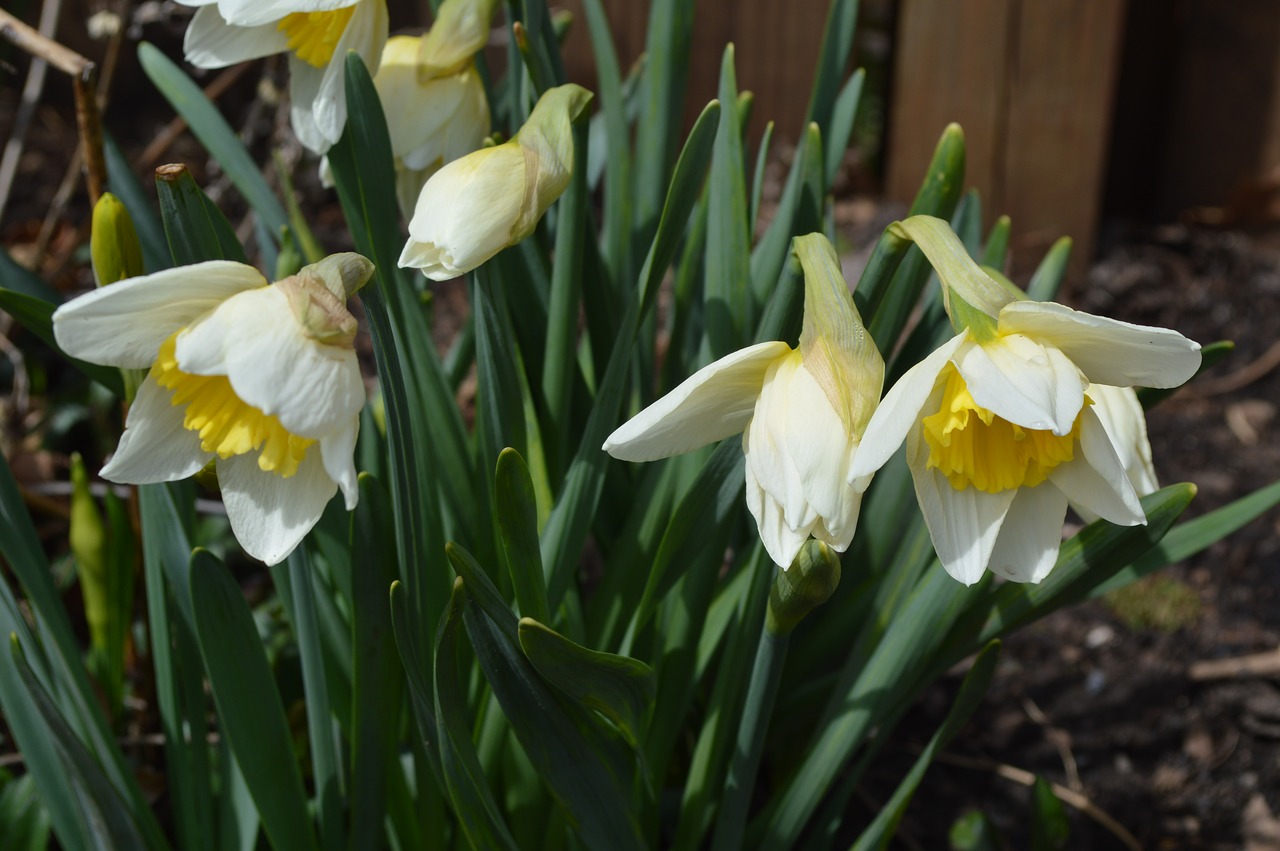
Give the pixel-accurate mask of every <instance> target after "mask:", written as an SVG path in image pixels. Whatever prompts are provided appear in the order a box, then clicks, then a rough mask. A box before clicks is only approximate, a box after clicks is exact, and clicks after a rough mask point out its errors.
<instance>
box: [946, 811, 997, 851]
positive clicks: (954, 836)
mask: <svg viewBox="0 0 1280 851" xmlns="http://www.w3.org/2000/svg"><path fill="white" fill-rule="evenodd" d="M947 838H948V840H949V841H950V843H951V849H952V851H999V849H1000V848H1002V847H1004V846H1003V843H1001V842H1000V837H999V834H998V833H996V829H995V828H994V827H993V826H992V825H991V820H990V819H989V818H987V816H986V814H985V813H983V812H981V811H980V810H970V811H969V812H967V813H965V814H964V815H962V816H961V817H960V818H958V819H956V820H955V823H954V824H952V825H951V831H950V832H949V833H948V834H947Z"/></svg>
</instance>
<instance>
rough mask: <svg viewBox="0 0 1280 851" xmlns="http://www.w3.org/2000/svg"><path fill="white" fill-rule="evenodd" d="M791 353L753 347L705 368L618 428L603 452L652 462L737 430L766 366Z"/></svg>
mask: <svg viewBox="0 0 1280 851" xmlns="http://www.w3.org/2000/svg"><path fill="white" fill-rule="evenodd" d="M790 350H791V349H790V347H789V346H788V345H787V344H786V343H781V342H771V343H757V344H756V345H754V346H748V347H747V348H745V349H740V350H738V351H736V352H733V353H732V354H729V355H726V356H725V357H722V358H721V359H720V360H718V361H716V362H715V363H712V364H708V365H707V366H704V367H703V368H702V369H700V370H698V371H697V372H695V373H694V374H693V375H691V376H690V377H689V378H687V379H685V380H684V381H683V382H681V384H680V385H679V386H678V387H676V388H675V389H674V390H672V391H671V392H670V393H668V394H667V395H665V396H663V397H662V398H661V399H659V400H658V401H656V402H654V403H653V404H652V405H650V406H649V407H647V408H645V409H644V410H643V411H641V412H640V413H638V414H636V415H635V416H634V417H632V418H631V419H630V420H628V421H627V422H625V423H623V424H622V425H621V426H620V427H619V428H618V430H617V431H615V432H614V433H613V434H611V435H609V438H608V439H607V440H606V441H605V442H604V447H603V448H604V451H605V452H608V453H609V454H610V455H612V456H613V457H614V458H620V459H622V460H624V461H653V460H656V459H658V458H666V457H668V456H670V455H679V454H680V453H681V452H688V451H689V450H691V449H696V448H697V447H699V446H705V445H707V444H708V443H714V442H716V441H717V440H722V439H724V438H726V437H728V436H729V435H731V434H736V433H737V432H740V431H742V430H743V429H744V428H745V427H746V425H747V422H748V421H749V420H750V419H751V414H752V411H753V410H754V409H755V404H756V398H757V397H758V396H759V395H760V387H761V384H762V383H763V382H764V376H765V372H766V371H767V370H768V368H769V365H770V364H771V363H773V362H774V361H775V360H777V359H778V358H780V357H781V356H783V355H785V354H787V352H789V351H790Z"/></svg>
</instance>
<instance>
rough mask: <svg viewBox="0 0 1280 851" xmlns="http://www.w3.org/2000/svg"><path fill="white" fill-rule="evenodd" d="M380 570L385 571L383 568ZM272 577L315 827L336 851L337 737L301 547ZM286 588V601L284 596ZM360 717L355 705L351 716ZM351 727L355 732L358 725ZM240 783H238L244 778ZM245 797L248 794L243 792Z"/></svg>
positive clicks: (339, 831)
mask: <svg viewBox="0 0 1280 851" xmlns="http://www.w3.org/2000/svg"><path fill="white" fill-rule="evenodd" d="M375 551H376V550H370V549H367V548H366V547H365V546H364V545H363V543H362V546H361V552H362V553H366V552H367V553H369V554H370V555H371V556H372V555H373V553H374V552H375ZM373 564H374V565H377V564H378V562H376V561H375V562H373ZM379 570H380V568H378V567H376V566H375V567H373V568H372V572H375V573H376V572H379ZM381 570H385V567H384V568H381ZM277 577H279V578H278V579H277V581H276V588H277V591H278V593H279V594H280V596H281V597H282V598H284V597H286V596H287V597H288V599H287V600H286V605H285V608H286V610H287V611H288V612H289V615H290V621H291V623H292V626H293V633H294V635H295V636H297V641H298V656H299V658H300V661H301V664H302V690H303V695H304V696H305V701H306V710H307V739H308V741H309V743H310V746H311V782H312V785H313V787H314V788H315V799H316V818H317V820H318V821H319V822H320V847H321V848H322V849H325V851H339V849H340V848H343V847H344V846H345V844H346V843H345V838H344V831H343V825H342V822H343V814H344V810H345V807H346V801H345V795H344V792H343V789H342V760H341V757H340V756H339V751H338V746H339V736H338V732H337V730H336V728H335V727H334V723H333V721H334V719H333V715H332V709H331V703H330V701H329V684H328V674H327V672H326V671H325V658H324V654H325V649H324V642H323V640H322V637H321V635H320V625H319V623H318V620H317V615H316V601H315V596H316V593H315V585H316V581H317V580H316V577H315V575H314V573H313V567H312V564H311V559H310V557H309V556H308V555H307V548H306V547H305V546H300V547H298V548H297V549H295V550H294V551H293V552H292V553H290V554H289V559H288V562H287V564H286V565H277V566H276V567H275V568H272V578H273V579H276V578H277ZM280 579H283V580H284V581H283V582H282V581H280ZM286 588H287V589H288V593H287V595H286V593H285V590H284V589H286ZM355 614H356V618H355V619H356V621H357V624H358V623H359V620H360V617H359V615H360V612H359V610H358V609H357V611H356V613H355ZM358 643H359V642H358V640H357V644H358ZM361 662H362V660H361V659H360V657H359V656H358V655H357V658H356V660H355V665H356V670H357V674H359V672H360V666H361ZM357 694H360V692H357ZM359 711H360V710H359V706H358V705H357V708H356V712H357V713H358V712H359ZM352 726H353V727H356V728H357V729H358V728H359V722H356V723H355V724H353V725H352ZM388 726H390V725H388ZM357 770H358V769H357ZM241 782H242V783H243V776H242V777H241ZM245 791H246V794H247V790H245ZM353 833H354V831H353Z"/></svg>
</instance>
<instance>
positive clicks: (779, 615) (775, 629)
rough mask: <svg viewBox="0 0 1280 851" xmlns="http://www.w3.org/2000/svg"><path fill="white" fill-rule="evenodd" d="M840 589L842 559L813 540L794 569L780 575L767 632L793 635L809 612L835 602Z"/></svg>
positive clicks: (793, 564)
mask: <svg viewBox="0 0 1280 851" xmlns="http://www.w3.org/2000/svg"><path fill="white" fill-rule="evenodd" d="M839 585H840V557H839V555H837V553H836V551H835V550H833V549H832V548H831V547H829V546H827V545H826V544H824V543H823V542H822V541H817V540H813V539H810V540H809V541H807V542H805V544H804V546H803V547H801V548H800V552H799V554H797V555H796V558H795V561H793V562H791V566H790V567H789V568H787V569H786V570H780V571H778V575H777V578H776V579H774V581H773V588H772V589H770V591H769V613H768V615H767V617H766V619H765V628H766V629H768V630H769V632H771V633H773V634H774V635H786V634H787V633H790V632H791V630H793V629H795V628H796V626H797V625H798V624H799V623H800V621H802V620H804V619H805V617H806V616H807V615H808V614H809V612H811V611H813V610H814V609H816V608H817V607H818V606H821V605H822V604H823V603H825V602H827V600H829V599H831V595H832V594H834V593H835V591H836V588H837V586H839Z"/></svg>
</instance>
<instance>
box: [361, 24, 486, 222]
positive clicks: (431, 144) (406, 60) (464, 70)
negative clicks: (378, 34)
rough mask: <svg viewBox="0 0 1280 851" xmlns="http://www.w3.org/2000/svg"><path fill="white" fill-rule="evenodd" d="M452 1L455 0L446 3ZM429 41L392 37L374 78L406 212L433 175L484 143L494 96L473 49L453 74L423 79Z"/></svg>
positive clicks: (409, 213) (398, 193)
mask: <svg viewBox="0 0 1280 851" xmlns="http://www.w3.org/2000/svg"><path fill="white" fill-rule="evenodd" d="M448 2H452V0H447V2H446V3H445V5H446V6H447V5H448ZM442 9H443V7H442ZM486 24H487V22H486ZM436 25H437V26H439V22H437V24H436ZM486 32H487V27H486ZM424 41H425V39H424V38H413V37H410V36H395V37H393V38H391V39H390V40H388V41H387V46H386V47H385V48H383V51H382V64H381V65H380V66H379V67H378V73H377V74H376V75H374V78H373V85H374V87H375V88H377V90H378V97H379V98H380V99H381V100H382V108H383V111H384V112H385V113H386V116H387V131H388V133H389V134H390V136H391V153H392V155H394V157H395V167H396V198H397V199H398V200H399V202H400V210H401V211H402V212H403V213H404V214H405V215H406V216H410V215H412V213H413V208H414V204H415V203H416V202H417V200H418V195H419V193H421V192H422V187H423V186H425V185H426V182H427V179H428V178H430V177H431V175H433V174H435V173H436V172H437V171H439V169H440V167H441V166H443V165H445V164H446V163H450V162H453V161H454V160H456V159H458V157H461V156H463V155H465V154H469V153H471V152H472V151H474V150H476V149H477V148H479V147H480V146H481V145H482V144H483V143H484V139H485V137H486V136H488V135H489V101H488V100H487V99H486V98H485V93H484V84H483V83H482V82H481V80H480V75H479V74H478V73H477V72H476V69H475V66H474V64H473V63H471V62H470V61H469V60H470V58H471V56H470V54H469V55H468V57H467V59H468V61H467V62H466V63H464V64H463V65H462V67H461V68H459V69H458V70H457V71H455V72H454V73H452V74H445V75H439V76H433V77H430V78H429V79H426V80H423V79H422V77H421V75H420V68H421V64H420V62H419V58H418V57H419V55H420V53H421V50H420V47H421V45H422V43H423V42H424Z"/></svg>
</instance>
